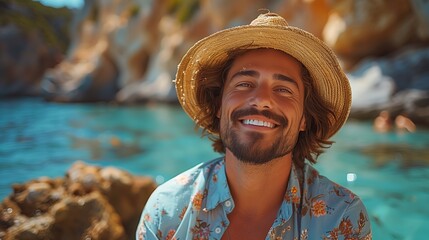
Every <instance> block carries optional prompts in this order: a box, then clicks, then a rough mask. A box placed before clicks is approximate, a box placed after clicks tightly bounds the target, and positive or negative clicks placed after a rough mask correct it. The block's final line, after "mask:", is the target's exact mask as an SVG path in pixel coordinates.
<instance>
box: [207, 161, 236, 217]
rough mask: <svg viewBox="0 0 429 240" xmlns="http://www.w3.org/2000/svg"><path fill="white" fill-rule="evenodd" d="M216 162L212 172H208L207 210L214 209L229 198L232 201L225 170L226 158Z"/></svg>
mask: <svg viewBox="0 0 429 240" xmlns="http://www.w3.org/2000/svg"><path fill="white" fill-rule="evenodd" d="M214 164H215V165H214V166H213V168H212V170H211V172H210V173H209V174H208V177H209V179H208V195H207V202H206V210H208V211H210V210H213V209H214V208H216V207H217V206H218V205H219V204H221V203H223V202H225V201H227V200H231V201H232V197H231V192H230V190H229V186H228V181H227V178H226V172H225V158H224V157H222V159H220V160H219V161H216V162H215V163H214Z"/></svg>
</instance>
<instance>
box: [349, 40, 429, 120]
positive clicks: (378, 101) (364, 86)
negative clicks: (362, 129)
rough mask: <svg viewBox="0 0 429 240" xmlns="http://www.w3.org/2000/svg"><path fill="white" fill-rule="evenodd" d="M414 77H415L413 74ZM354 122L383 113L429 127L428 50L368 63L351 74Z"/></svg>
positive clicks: (410, 50)
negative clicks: (406, 118) (400, 116)
mask: <svg viewBox="0 0 429 240" xmlns="http://www.w3.org/2000/svg"><path fill="white" fill-rule="evenodd" d="M411 73H412V74H411ZM348 77H349V79H350V84H351V87H352V93H353V94H352V97H353V101H352V111H351V113H350V115H351V117H353V118H360V119H367V118H375V117H376V116H377V115H378V113H379V112H381V111H382V110H387V111H389V112H390V113H391V115H392V116H393V117H395V116H396V115H399V114H404V115H406V116H408V117H409V118H411V119H412V120H413V121H414V122H416V123H419V124H422V125H428V124H429V48H415V49H408V50H406V51H403V52H401V53H398V54H397V55H395V56H393V57H390V58H383V59H373V60H368V61H365V62H363V63H362V64H360V65H359V66H358V67H356V70H355V71H353V72H351V73H349V75H348Z"/></svg>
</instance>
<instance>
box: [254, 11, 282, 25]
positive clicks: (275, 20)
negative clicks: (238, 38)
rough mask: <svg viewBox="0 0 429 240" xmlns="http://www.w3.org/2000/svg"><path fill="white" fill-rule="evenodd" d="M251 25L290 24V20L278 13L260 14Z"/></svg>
mask: <svg viewBox="0 0 429 240" xmlns="http://www.w3.org/2000/svg"><path fill="white" fill-rule="evenodd" d="M250 25H251V26H280V27H287V26H289V24H288V22H287V21H286V20H285V19H284V18H282V17H281V16H279V15H278V14H276V13H270V12H269V13H264V14H260V15H259V16H258V17H257V18H256V19H255V20H253V21H252V22H251V23H250Z"/></svg>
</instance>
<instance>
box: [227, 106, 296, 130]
mask: <svg viewBox="0 0 429 240" xmlns="http://www.w3.org/2000/svg"><path fill="white" fill-rule="evenodd" d="M249 115H262V116H264V117H266V118H268V119H271V120H274V121H276V122H277V123H279V125H281V126H286V125H287V124H288V121H287V119H286V118H284V117H282V116H280V115H277V114H275V113H273V112H271V111H269V110H262V111H259V110H258V109H256V108H246V109H238V110H235V111H234V112H232V114H231V119H232V120H233V121H238V120H239V119H240V118H243V117H246V116H249Z"/></svg>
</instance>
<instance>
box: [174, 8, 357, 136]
mask: <svg viewBox="0 0 429 240" xmlns="http://www.w3.org/2000/svg"><path fill="white" fill-rule="evenodd" d="M244 46H245V47H246V49H256V48H272V49H277V50H281V51H283V52H285V53H287V54H289V55H291V56H292V57H294V58H296V59H297V60H298V61H300V62H301V63H302V64H303V65H304V66H305V67H306V68H307V69H308V71H309V72H310V74H311V76H312V78H313V80H314V82H313V83H312V84H313V86H314V89H315V91H317V92H318V94H319V95H320V96H321V97H322V98H323V99H324V100H325V101H326V102H327V103H329V104H330V105H331V106H332V107H333V112H334V114H335V119H332V122H333V124H332V126H331V129H330V131H329V133H328V136H327V137H328V138H329V137H331V136H332V135H334V134H335V133H336V132H337V131H338V130H339V129H340V128H341V126H342V125H343V124H344V122H345V121H346V120H347V117H348V115H349V112H350V107H351V89H350V84H349V81H348V79H347V77H346V75H345V74H344V72H343V71H342V69H341V67H340V66H339V63H338V60H337V58H336V56H335V55H334V53H333V52H332V50H331V49H330V48H329V47H328V46H326V44H325V43H323V42H322V41H321V40H319V39H318V38H316V37H315V36H313V35H312V34H310V33H308V32H306V31H304V30H302V29H299V28H296V27H291V26H289V25H288V23H287V22H286V20H285V19H284V18H282V17H280V16H279V15H277V14H275V13H265V14H261V15H259V16H258V17H257V18H256V19H255V20H253V21H252V22H251V23H250V25H243V26H238V27H233V28H229V29H225V30H222V31H219V32H216V33H214V34H212V35H210V36H208V37H206V38H204V39H202V40H200V41H198V42H197V43H195V45H194V46H192V47H191V48H190V49H189V50H188V52H187V53H186V54H185V55H184V56H183V58H182V61H181V62H180V64H179V66H178V71H177V75H176V91H177V96H178V99H179V102H180V104H181V105H182V107H183V109H184V110H185V112H186V113H187V114H188V115H189V116H190V117H191V118H192V119H193V120H194V121H195V122H196V123H197V124H198V125H199V126H200V127H206V126H207V124H208V123H206V122H201V121H199V119H198V114H199V113H200V111H201V109H200V106H199V105H198V103H197V100H196V92H195V87H196V86H197V85H198V81H199V79H197V74H198V72H199V70H200V67H201V66H213V65H216V64H221V63H223V62H225V61H227V60H228V56H227V52H229V51H230V50H231V49H237V48H240V47H244ZM219 80H220V79H219Z"/></svg>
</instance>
